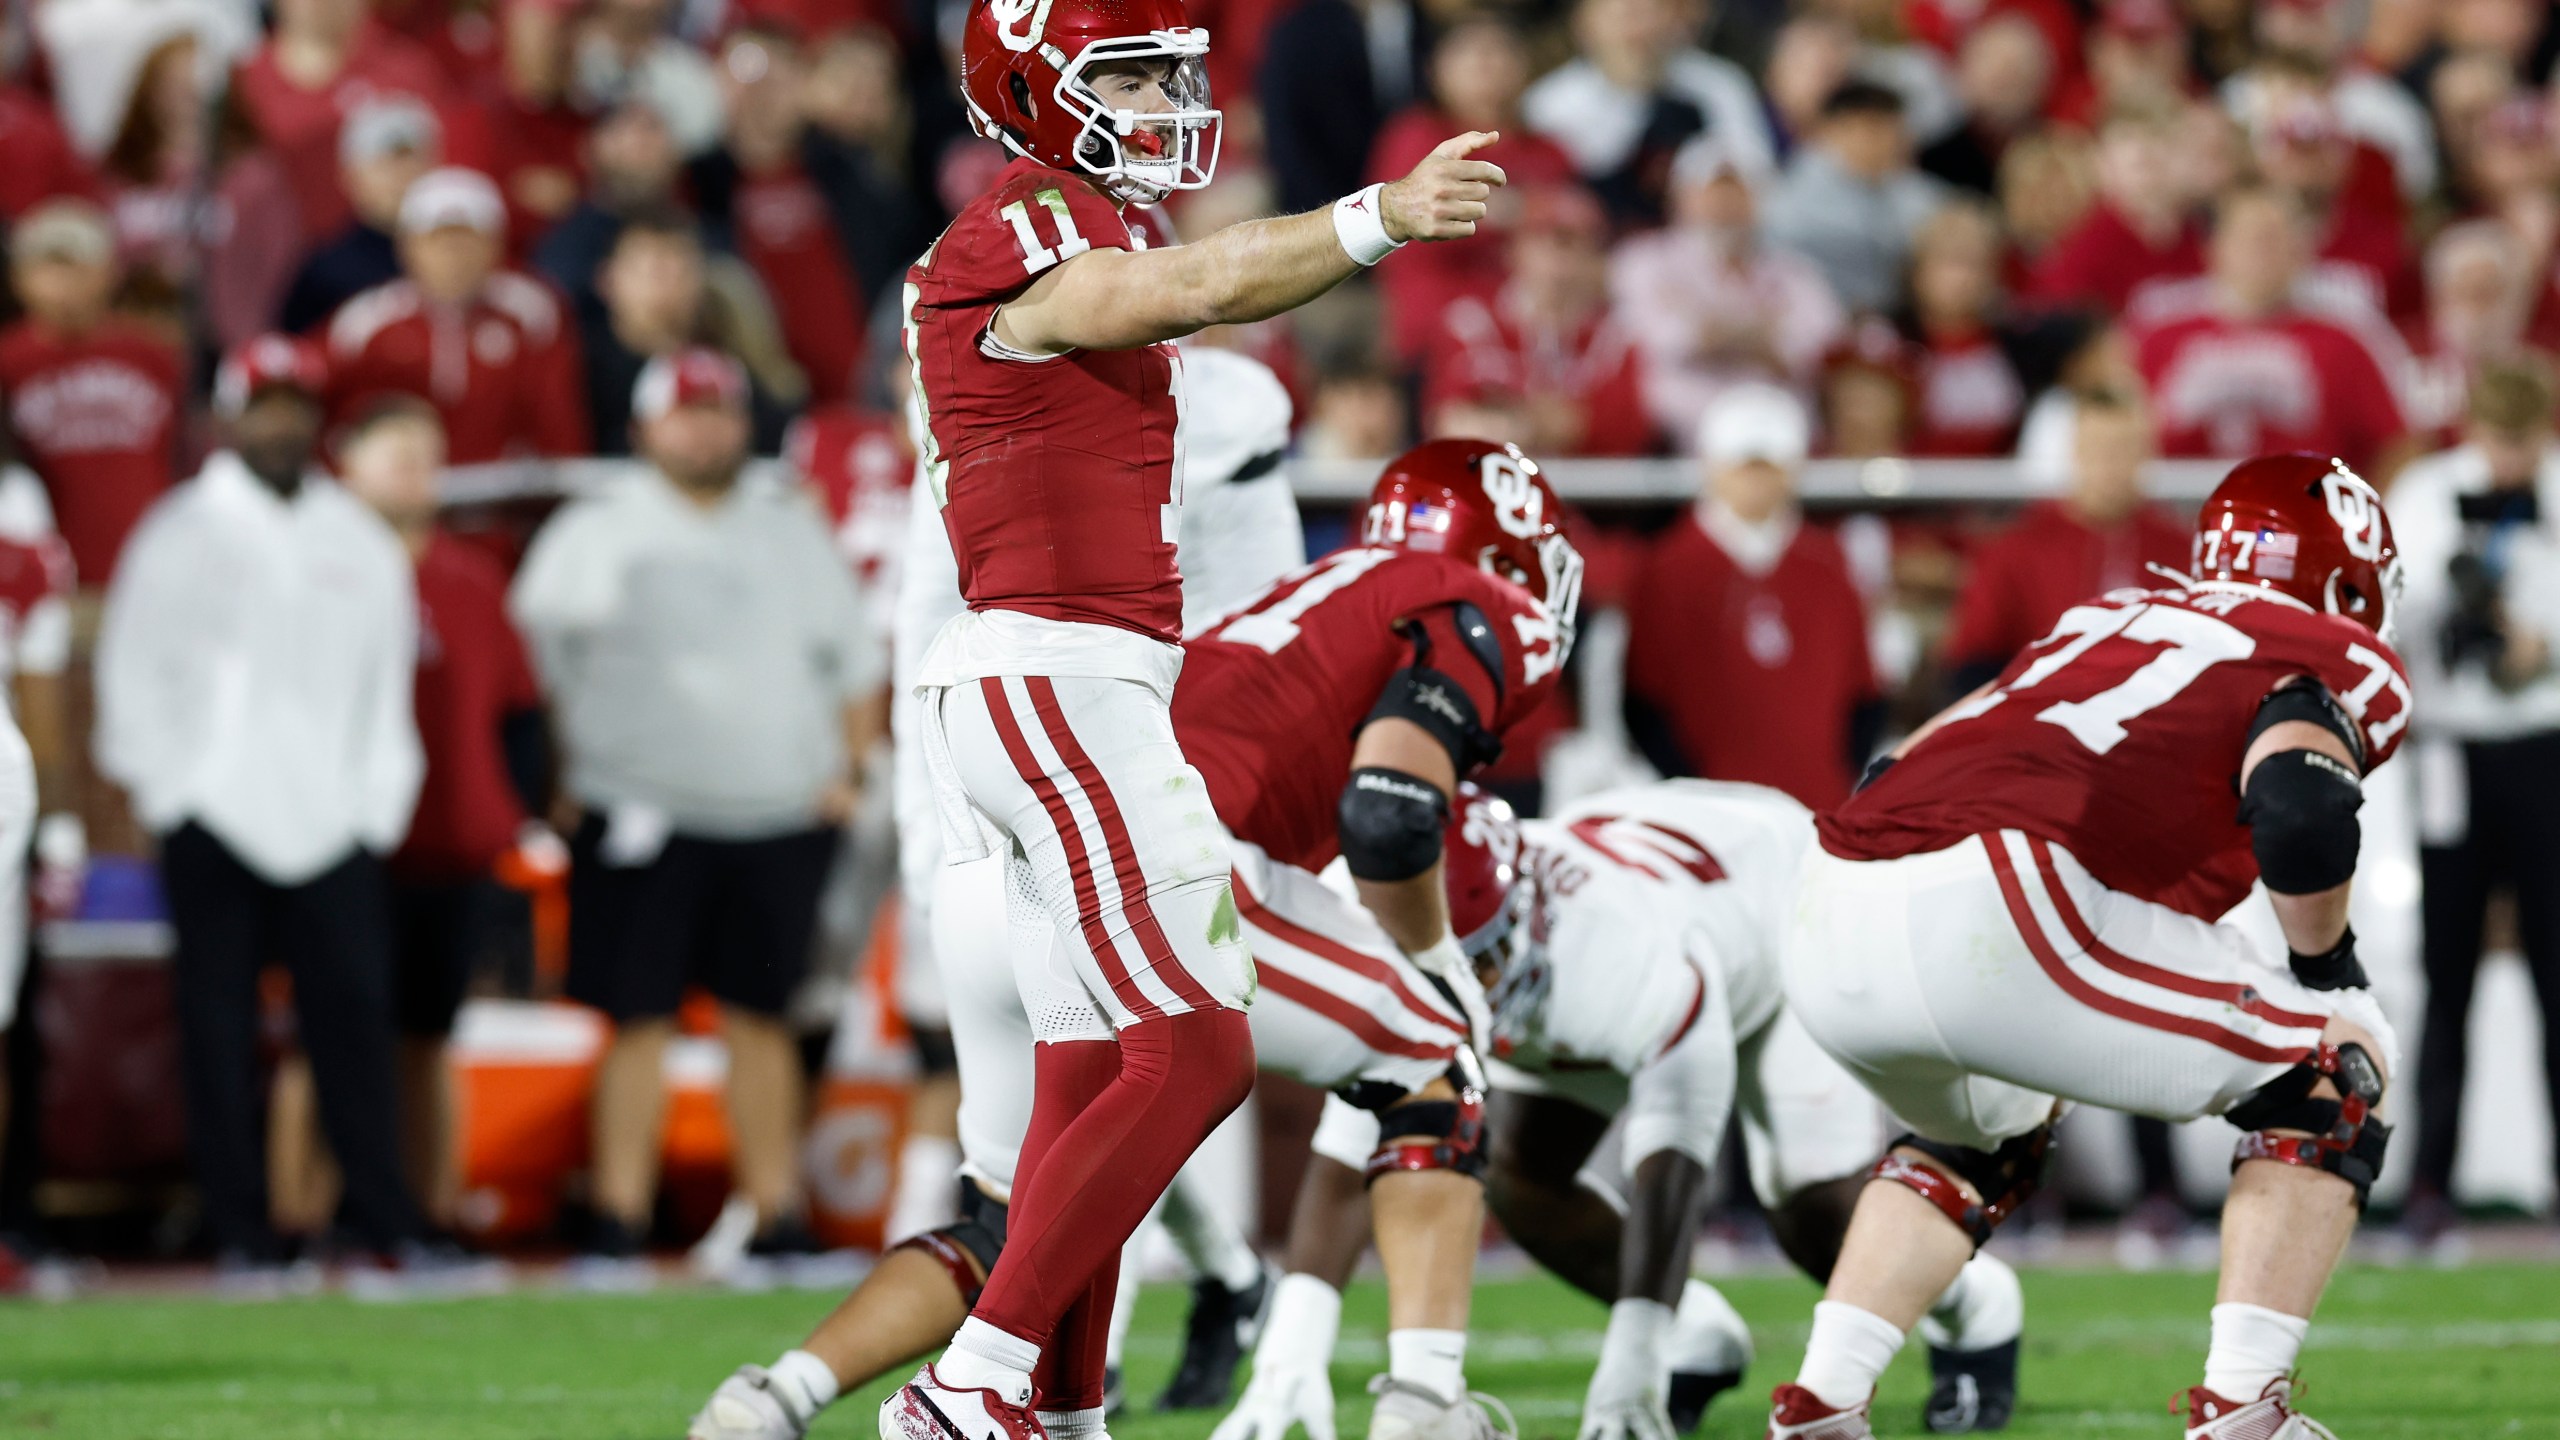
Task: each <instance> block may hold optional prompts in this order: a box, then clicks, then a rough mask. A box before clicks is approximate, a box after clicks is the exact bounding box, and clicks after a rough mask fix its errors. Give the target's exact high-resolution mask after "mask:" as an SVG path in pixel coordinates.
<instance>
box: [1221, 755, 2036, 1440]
mask: <svg viewBox="0 0 2560 1440" xmlns="http://www.w3.org/2000/svg"><path fill="white" fill-rule="evenodd" d="M1812 843H1813V815H1812V812H1811V811H1808V810H1807V809H1805V808H1804V807H1803V806H1802V805H1799V804H1797V803H1796V802H1795V801H1794V800H1792V799H1790V798H1788V797H1787V796H1786V795H1784V794H1782V793H1780V792H1778V791H1775V790H1769V789H1764V788H1762V787H1759V786H1754V785H1732V784H1718V783H1713V782H1708V781H1698V780H1674V781H1667V782H1663V783H1661V784H1656V785H1647V786H1638V787H1631V788H1628V789H1624V790H1617V791H1612V792H1608V793H1605V794H1601V795H1597V796H1593V797H1591V798H1589V799H1586V800H1583V801H1580V802H1578V803H1576V804H1575V805H1573V806H1572V807H1570V808H1568V809H1566V810H1565V811H1563V812H1562V813H1560V814H1559V815H1557V816H1556V817H1554V818H1553V819H1549V820H1541V821H1530V822H1526V823H1521V822H1516V821H1514V820H1513V818H1512V816H1511V812H1510V808H1509V807H1508V806H1506V805H1504V804H1503V803H1502V802H1501V801H1500V800H1498V799H1494V798H1492V797H1489V796H1485V795H1481V794H1478V793H1476V792H1475V791H1474V789H1473V787H1466V788H1465V789H1464V790H1463V791H1462V794H1461V797H1460V801H1459V805H1458V809H1457V813H1456V814H1455V815H1453V816H1452V818H1451V822H1450V827H1449V834H1448V839H1447V844H1446V846H1445V852H1446V855H1447V857H1448V858H1447V862H1446V865H1447V877H1448V885H1449V907H1450V919H1451V922H1452V924H1453V925H1454V926H1455V927H1456V929H1457V932H1458V934H1459V935H1460V936H1461V937H1463V939H1462V943H1463V944H1464V945H1465V947H1466V949H1467V950H1468V952H1469V954H1470V956H1471V957H1472V958H1473V959H1474V960H1475V963H1476V964H1477V965H1478V967H1479V974H1480V975H1481V976H1482V977H1483V982H1484V984H1485V985H1486V986H1487V987H1488V989H1489V991H1490V996H1491V1003H1492V1008H1493V1025H1492V1041H1491V1048H1492V1051H1493V1056H1494V1058H1493V1059H1492V1060H1491V1062H1490V1064H1489V1067H1488V1068H1489V1069H1490V1071H1491V1075H1492V1080H1493V1085H1494V1091H1493V1095H1492V1098H1491V1100H1490V1102H1489V1103H1488V1105H1487V1109H1486V1146H1487V1150H1488V1152H1489V1157H1490V1165H1489V1168H1488V1169H1487V1171H1486V1175H1485V1182H1486V1193H1487V1198H1488V1199H1489V1200H1490V1201H1491V1202H1492V1206H1493V1210H1494V1213H1495V1215H1496V1216H1497V1217H1498V1218H1499V1219H1500V1220H1501V1222H1502V1226H1503V1229H1504V1230H1505V1232H1506V1233H1508V1234H1509V1235H1511V1236H1512V1238H1513V1239H1514V1240H1516V1241H1517V1242H1518V1243H1519V1244H1520V1246H1521V1247H1522V1248H1523V1249H1525V1250H1527V1251H1528V1252H1529V1253H1530V1254H1531V1255H1532V1256H1534V1257H1536V1258H1537V1260H1538V1261H1539V1262H1540V1263H1541V1264H1543V1265H1545V1266H1546V1267H1547V1268H1548V1269H1550V1270H1552V1271H1554V1272H1555V1273H1556V1274H1557V1275H1559V1276H1561V1277H1563V1278H1564V1279H1566V1280H1568V1281H1570V1282H1572V1283H1573V1284H1574V1285H1575V1286H1577V1287H1579V1288H1580V1289H1582V1290H1584V1291H1585V1292H1586V1293H1588V1294H1590V1295H1591V1296H1593V1297H1594V1298H1595V1299H1598V1300H1600V1301H1602V1302H1603V1303H1606V1304H1608V1305H1609V1306H1610V1314H1609V1326H1608V1331H1607V1334H1606V1337H1605V1339H1604V1342H1603V1345H1602V1350H1601V1356H1600V1363H1599V1365H1598V1367H1597V1369H1596V1370H1595V1371H1594V1372H1593V1374H1592V1377H1591V1383H1590V1389H1589V1391H1588V1393H1587V1395H1586V1398H1585V1401H1584V1405H1583V1413H1582V1426H1581V1430H1580V1434H1581V1436H1582V1437H1583V1440H1660V1437H1665V1436H1668V1435H1670V1434H1671V1433H1673V1432H1674V1431H1686V1430H1689V1429H1692V1428H1694V1427H1695V1426H1696V1425H1697V1423H1698V1421H1699V1419H1700V1417H1701V1416H1702V1414H1703V1413H1704V1411H1705V1408H1706V1406H1707V1403H1708V1401H1710V1400H1711V1399H1712V1398H1713V1397H1714V1396H1715V1394H1717V1393H1718V1392H1719V1391H1721V1390H1723V1389H1727V1388H1730V1387H1731V1386H1733V1385H1735V1384H1736V1383H1738V1382H1739V1381H1740V1379H1741V1373H1742V1371H1743V1369H1744V1367H1745V1366H1746V1365H1747V1364H1748V1363H1749V1361H1750V1358H1751V1337H1750V1332H1749V1330H1748V1329H1747V1328H1746V1327H1745V1326H1744V1324H1743V1322H1742V1319H1741V1317H1740V1316H1738V1315H1736V1314H1735V1313H1734V1311H1733V1308H1732V1307H1731V1306H1730V1305H1728V1304H1726V1303H1725V1301H1724V1298H1723V1297H1722V1296H1721V1295H1719V1294H1717V1293H1716V1291H1715V1288H1714V1287H1713V1286H1711V1285H1709V1284H1707V1283H1706V1282H1704V1281H1702V1280H1694V1279H1691V1278H1690V1276H1689V1257H1690V1255H1691V1253H1692V1252H1693V1251H1694V1250H1695V1248H1696V1240H1697V1232H1698V1226H1699V1222H1700V1220H1701V1218H1702V1215H1703V1210H1704V1202H1705V1198H1706V1196H1705V1187H1706V1182H1707V1178H1708V1173H1709V1169H1710V1167H1711V1166H1713V1165H1714V1163H1715V1161H1716V1159H1717V1157H1718V1156H1719V1154H1720V1153H1721V1151H1722V1148H1723V1144H1724V1136H1725V1129H1726V1125H1727V1122H1728V1120H1729V1119H1730V1118H1732V1117H1734V1116H1736V1115H1737V1114H1738V1116H1739V1118H1740V1120H1741V1123H1742V1134H1743V1140H1744V1148H1745V1150H1746V1153H1747V1155H1748V1157H1749V1164H1750V1172H1751V1180H1752V1185H1753V1188H1754V1190H1755V1191H1756V1192H1757V1194H1758V1195H1759V1197H1760V1200H1761V1202H1762V1204H1763V1205H1764V1206H1765V1207H1766V1209H1767V1210H1768V1213H1769V1216H1770V1219H1771V1223H1772V1225H1773V1227H1774V1229H1775V1230H1776V1232H1777V1236H1778V1239H1779V1241H1780V1243H1781V1245H1782V1246H1783V1247H1784V1248H1785V1249H1786V1251H1787V1253H1788V1255H1789V1256H1790V1258H1792V1259H1794V1260H1795V1261H1796V1263H1798V1264H1799V1265H1801V1266H1803V1267H1804V1269H1805V1270H1806V1271H1807V1272H1808V1273H1810V1274H1812V1275H1814V1276H1816V1277H1817V1278H1819V1277H1822V1276H1825V1275H1827V1274H1828V1273H1829V1272H1830V1269H1831V1263H1832V1258H1833V1256H1834V1254H1835V1253H1836V1252H1837V1250H1838V1247H1839V1239H1840V1234H1841V1232H1842V1230H1843V1229H1844V1228H1845V1226H1846V1224H1847V1221H1848V1217H1849V1211H1850V1206H1851V1204H1852V1203H1853V1202H1854V1201H1855V1199H1856V1196H1857V1190H1858V1185H1859V1183H1860V1181H1861V1180H1862V1179H1863V1177H1864V1176H1865V1174H1866V1172H1867V1171H1868V1170H1869V1169H1870V1168H1871V1167H1872V1166H1873V1165H1874V1163H1875V1159H1876V1156H1877V1155H1878V1154H1879V1153H1881V1152H1882V1151H1883V1149H1884V1145H1885V1139H1886V1134H1887V1131H1886V1129H1885V1122H1884V1118H1883V1115H1882V1112H1881V1110H1880V1109H1879V1107H1878V1106H1877V1105H1876V1103H1875V1101H1874V1099H1873V1097H1871V1096H1869V1095H1868V1094H1867V1093H1866V1092H1865V1091H1864V1090H1862V1089H1861V1088H1859V1086H1858V1084H1857V1082H1856V1081H1855V1080H1853V1079H1851V1078H1850V1077H1849V1076H1848V1075H1847V1074H1846V1073H1844V1072H1843V1071H1842V1070H1841V1069H1840V1067H1839V1066H1838V1065H1836V1064H1834V1063H1833V1062H1832V1061H1831V1059H1830V1057H1829V1056H1827V1055H1825V1054H1823V1053H1822V1051H1821V1049H1820V1048H1819V1047H1817V1046H1816V1045H1814V1043H1813V1042H1812V1040H1811V1039H1810V1038H1808V1037H1807V1036H1806V1035H1805V1034H1804V1032H1803V1030H1802V1029H1801V1027H1799V1026H1797V1025H1796V1024H1795V1023H1794V1022H1793V1021H1792V1020H1791V1019H1790V1018H1789V1017H1788V1016H1787V1014H1786V1012H1785V1009H1784V1007H1783V1004H1782V998H1781V993H1780V991H1781V984H1780V978H1779V972H1778V955H1777V952H1778V947H1779V944H1780V943H1781V941H1782V939H1783V937H1784V934H1785V925H1786V922H1787V919H1788V916H1789V915H1790V914H1791V913H1792V911H1793V908H1794V894H1795V886H1796V877H1797V871H1798V868H1799V865H1800V862H1801V858H1802V856H1803V855H1804V853H1805V852H1806V850H1807V849H1808V848H1809V847H1810V846H1811V845H1812ZM1365 1118H1366V1117H1361V1116H1357V1115H1354V1114H1347V1113H1342V1112H1340V1111H1338V1110H1336V1111H1329V1112H1328V1115H1327V1119H1326V1123H1325V1124H1324V1126H1323V1128H1322V1129H1321V1130H1320V1131H1319V1132H1318V1147H1319V1149H1320V1150H1339V1149H1342V1148H1344V1147H1345V1146H1346V1145H1347V1146H1349V1147H1353V1148H1355V1149H1356V1147H1357V1146H1358V1145H1359V1143H1360V1138H1359V1136H1358V1135H1357V1133H1356V1130H1357V1122H1358V1121H1360V1120H1363V1119H1365ZM1370 1128H1372V1129H1374V1122H1371V1126H1370ZM1306 1203H1307V1202H1306V1201H1305V1200H1303V1199H1302V1201H1301V1206H1302V1208H1301V1210H1300V1211H1299V1224H1298V1227H1297V1228H1296V1229H1295V1230H1294V1231H1293V1234H1292V1251H1291V1256H1290V1260H1291V1267H1292V1270H1293V1271H1295V1272H1298V1273H1293V1274H1292V1275H1291V1276H1290V1277H1289V1278H1288V1279H1286V1280H1284V1281H1283V1282H1282V1290H1281V1296H1282V1303H1281V1304H1280V1305H1279V1306H1276V1307H1275V1309H1274V1312H1273V1315H1272V1318H1271V1323H1269V1324H1268V1325H1266V1326H1265V1328H1264V1331H1263V1339H1262V1342H1261V1344H1260V1346H1259V1348H1257V1350H1256V1351H1255V1354H1254V1377H1253V1382H1252V1384H1251V1385H1250V1386H1249V1387H1248V1388H1247V1391H1246V1396H1245V1401H1244V1403H1243V1404H1241V1405H1239V1406H1238V1407H1237V1409H1236V1411H1235V1413H1234V1414H1233V1415H1231V1416H1230V1417H1229V1418H1228V1421H1227V1423H1226V1424H1225V1425H1224V1426H1222V1427H1221V1429H1220V1432H1219V1437H1218V1440H1281V1436H1282V1435H1284V1434H1285V1432H1286V1431H1287V1429H1288V1428H1289V1425H1290V1423H1291V1422H1292V1421H1293V1420H1294V1421H1297V1422H1299V1423H1302V1424H1305V1425H1306V1427H1307V1429H1308V1431H1309V1433H1310V1434H1311V1435H1316V1436H1319V1437H1321V1436H1322V1435H1323V1434H1324V1433H1325V1427H1326V1426H1327V1424H1328V1423H1329V1414H1327V1413H1325V1412H1326V1411H1327V1410H1329V1396H1324V1395H1322V1394H1321V1388H1322V1385H1323V1378H1322V1377H1323V1373H1324V1367H1325V1363H1326V1361H1327V1359H1328V1358H1329V1353H1330V1351H1331V1348H1332V1344H1333V1340H1334V1329H1333V1326H1332V1325H1331V1324H1330V1313H1329V1312H1327V1311H1317V1312H1315V1313H1311V1314H1306V1315H1301V1314H1297V1313H1288V1312H1289V1307H1290V1304H1291V1301H1292V1297H1293V1295H1294V1294H1295V1293H1296V1292H1295V1291H1294V1290H1293V1289H1292V1288H1291V1287H1294V1286H1301V1285H1308V1284H1312V1283H1316V1282H1319V1281H1321V1282H1323V1283H1324V1284H1326V1285H1327V1286H1329V1287H1338V1286H1339V1285H1340V1283H1341V1282H1342V1280H1343V1279H1344V1278H1345V1277H1346V1276H1347V1275H1348V1273H1349V1270H1350V1264H1351V1261H1352V1260H1354V1259H1356V1258H1357V1255H1358V1253H1359V1240H1360V1234H1361V1220H1362V1217H1361V1215H1360V1213H1359V1210H1358V1205H1357V1197H1356V1194H1355V1195H1354V1196H1353V1197H1352V1200H1351V1204H1350V1205H1349V1206H1348V1207H1346V1209H1345V1210H1342V1211H1337V1212H1334V1213H1327V1214H1322V1215H1318V1214H1317V1213H1316V1212H1313V1211H1310V1210H1308V1209H1306V1208H1303V1207H1304V1206H1305V1205H1306ZM1346 1239H1347V1243H1345V1241H1346ZM1308 1266H1313V1267H1320V1268H1319V1269H1318V1270H1317V1273H1314V1274H1312V1275H1311V1274H1309V1273H1306V1271H1305V1269H1304V1267H1308ZM1942 1288H1943V1290H1944V1293H1943V1295H1941V1296H1940V1297H1938V1301H1937V1303H1936V1304H1935V1305H1934V1306H1932V1307H1931V1309H1930V1312H1929V1317H1928V1320H1927V1321H1926V1322H1924V1323H1925V1324H1926V1325H1927V1326H1928V1329H1929V1337H1928V1338H1929V1339H1930V1340H1931V1342H1932V1344H1933V1345H1935V1346H1936V1347H1938V1348H1936V1349H1935V1350H1933V1352H1932V1357H1931V1358H1932V1362H1933V1369H1934V1370H1935V1371H1936V1373H1937V1377H1938V1383H1937V1388H1936V1391H1935V1393H1934V1394H1933V1396H1932V1398H1931V1401H1930V1405H1929V1408H1928V1412H1927V1417H1926V1418H1927V1423H1928V1425H1929V1428H1930V1429H1931V1430H1933V1431H1937V1432H1940V1433H1957V1432H1962V1431H1971V1430H1995V1429H1998V1428H2000V1427H2001V1426H2002V1425H2004V1424H2005V1423H2006V1422H2007V1419H2008V1415H2009V1412H2010V1408H2011V1405H2012V1403H2013V1398H2014V1395H2015V1392H2016V1373H2017V1353H2018V1346H2017V1339H2018V1331H2019V1325H2020V1321H2021V1319H2022V1304H2021V1297H2020V1295H2019V1290H2018V1284H2017V1279H2016V1277H2015V1276H2014V1275H2012V1274H2011V1273H2010V1272H2009V1270H2008V1268H2007V1267H2006V1266H2004V1265H2002V1264H2001V1263H2000V1262H1999V1261H1997V1260H1995V1259H1993V1258H1991V1257H1990V1256H1987V1255H1986V1256H1980V1257H1977V1258H1975V1259H1974V1260H1973V1261H1972V1263H1970V1264H1969V1265H1967V1266H1966V1267H1965V1269H1964V1272H1963V1273H1962V1274H1961V1275H1960V1276H1958V1277H1956V1279H1955V1281H1954V1283H1953V1284H1950V1285H1947V1286H1944V1287H1942ZM1328 1293H1330V1291H1328ZM1310 1308H1311V1309H1312V1307H1310Z"/></svg>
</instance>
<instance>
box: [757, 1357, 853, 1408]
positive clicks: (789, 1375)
mask: <svg viewBox="0 0 2560 1440" xmlns="http://www.w3.org/2000/svg"><path fill="white" fill-rule="evenodd" d="M766 1370H767V1371H768V1373H770V1374H771V1375H772V1376H773V1388H774V1389H775V1390H777V1391H779V1392H781V1395H782V1403H784V1404H785V1405H788V1406H790V1407H791V1413H792V1414H793V1415H795V1416H797V1417H798V1418H799V1420H800V1421H801V1423H803V1424H806V1423H808V1422H809V1421H811V1420H814V1419H816V1418H818V1412H819V1411H821V1410H824V1409H826V1408H827V1407H828V1406H830V1405H833V1404H834V1403H836V1372H834V1371H833V1370H830V1369H828V1368H827V1362H826V1361H824V1360H821V1359H819V1358H818V1357H817V1356H815V1355H812V1354H810V1353H809V1352H808V1351H806V1350H785V1351H783V1352H782V1358H781V1359H779V1360H776V1361H774V1362H773V1364H771V1365H769V1366H767V1367H766Z"/></svg>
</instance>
